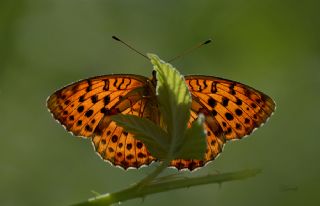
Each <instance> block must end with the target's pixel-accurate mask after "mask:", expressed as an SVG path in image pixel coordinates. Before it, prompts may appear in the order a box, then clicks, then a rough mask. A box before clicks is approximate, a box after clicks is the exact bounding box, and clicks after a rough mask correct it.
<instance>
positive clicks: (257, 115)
mask: <svg viewBox="0 0 320 206" xmlns="http://www.w3.org/2000/svg"><path fill="white" fill-rule="evenodd" d="M185 79H186V83H187V85H188V87H189V90H190V92H191V94H192V98H193V101H195V102H197V103H198V104H199V105H201V106H199V107H198V108H196V110H197V111H196V112H197V113H201V112H202V111H203V112H202V113H204V114H205V115H210V116H212V117H214V119H215V120H216V121H217V122H218V124H219V125H220V127H221V128H222V130H223V132H224V134H225V138H226V140H232V139H241V138H242V137H244V136H246V135H249V134H250V133H251V132H252V131H254V130H255V129H256V128H258V127H260V126H261V125H262V124H263V123H265V122H266V121H267V119H268V118H269V117H270V116H271V115H272V113H273V112H274V110H275V103H274V101H273V100H272V99H271V98H270V97H269V96H267V95H266V94H264V93H262V92H260V91H258V90H256V89H253V88H252V87H249V86H247V85H244V84H241V83H239V82H235V81H231V80H226V79H222V78H217V77H212V76H200V75H192V76H186V77H185Z"/></svg>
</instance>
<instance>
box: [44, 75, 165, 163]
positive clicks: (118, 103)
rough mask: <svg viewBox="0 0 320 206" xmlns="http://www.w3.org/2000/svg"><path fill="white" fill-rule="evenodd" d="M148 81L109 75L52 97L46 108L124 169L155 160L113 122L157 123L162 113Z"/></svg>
mask: <svg viewBox="0 0 320 206" xmlns="http://www.w3.org/2000/svg"><path fill="white" fill-rule="evenodd" d="M148 81H149V80H148V78H146V77H143V76H138V75H106V76H99V77H93V78H89V79H86V80H81V81H79V82H76V83H73V84H71V85H68V86H66V87H64V88H62V89H60V90H58V91H56V92H55V93H54V94H53V95H51V96H50V97H49V99H48V101H47V107H48V108H49V110H50V112H51V113H52V114H53V117H54V118H55V119H56V120H57V121H59V122H60V123H61V124H62V125H63V126H64V127H65V128H66V129H67V130H68V131H70V132H72V133H73V134H74V135H76V136H82V137H91V138H92V141H93V144H94V146H95V149H96V151H97V152H98V153H99V154H100V156H101V157H102V158H103V159H105V160H108V161H110V162H111V163H113V164H115V165H119V166H121V167H124V168H128V167H139V166H141V165H144V164H149V163H150V162H152V161H153V160H154V157H152V156H151V155H150V153H149V152H148V151H147V149H146V147H145V146H144V144H143V143H142V142H140V141H138V140H136V139H134V138H133V135H132V134H130V133H127V132H125V131H124V130H123V128H122V127H119V126H117V125H116V124H115V122H113V121H111V119H110V116H112V115H115V114H119V113H122V114H132V115H136V116H139V117H145V118H148V119H150V120H152V121H154V122H155V123H157V122H158V121H159V113H158V112H157V111H158V107H157V104H156V102H155V101H154V99H155V98H152V95H155V94H149V93H150V92H152V91H151V90H150V84H149V83H148Z"/></svg>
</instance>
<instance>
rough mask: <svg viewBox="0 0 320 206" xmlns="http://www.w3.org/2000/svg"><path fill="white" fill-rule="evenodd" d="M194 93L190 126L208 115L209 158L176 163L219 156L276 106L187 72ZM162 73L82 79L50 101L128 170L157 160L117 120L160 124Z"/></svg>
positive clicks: (247, 90)
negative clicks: (120, 117) (158, 92)
mask: <svg viewBox="0 0 320 206" xmlns="http://www.w3.org/2000/svg"><path fill="white" fill-rule="evenodd" d="M184 78H185V82H186V85H187V86H188V88H189V91H190V93H191V96H192V103H191V111H190V119H189V122H188V126H189V127H190V126H191V124H192V122H193V121H195V120H196V119H197V118H198V115H199V114H200V113H202V114H204V116H205V122H204V128H205V130H206V142H207V150H206V152H205V154H204V156H203V159H188V160H187V159H177V160H173V161H172V162H171V166H173V167H175V168H177V169H178V170H181V169H189V170H194V169H195V168H199V167H202V166H204V165H205V164H206V163H208V162H210V161H212V160H214V159H215V158H216V157H217V156H218V154H219V153H221V151H222V148H223V146H224V144H225V143H226V142H227V141H229V140H234V139H241V138H243V137H245V136H247V135H249V134H250V133H252V132H253V131H254V130H255V129H256V128H258V127H260V126H262V125H263V124H264V123H265V122H266V121H267V119H268V118H269V117H270V116H271V114H272V113H273V111H274V110H275V103H274V101H273V100H272V99H271V98H270V97H269V96H267V95H266V94H264V93H262V92H260V91H258V90H256V89H254V88H252V87H249V86H247V85H244V84H242V83H239V82H235V81H231V80H227V79H223V78H218V77H214V76H203V75H190V76H185V77H184ZM156 85H157V79H156V73H155V71H153V75H152V77H150V78H147V77H144V76H140V75H134V74H113V75H104V76H97V77H92V78H88V79H85V80H80V81H78V82H76V83H72V84H70V85H67V86H65V87H63V88H62V89H60V90H58V91H56V92H54V93H53V94H52V95H51V96H50V97H49V98H48V100H47V107H48V109H49V111H50V112H51V113H52V115H53V117H54V118H55V119H56V120H57V121H58V122H60V123H61V124H62V125H63V126H64V127H65V129H66V130H68V131H69V132H71V133H72V134H73V135H75V136H81V137H84V138H89V139H91V141H92V143H93V145H94V148H95V150H96V152H97V153H98V154H99V155H100V156H101V158H102V159H104V160H107V161H108V162H110V163H112V164H113V165H116V166H120V167H122V168H124V169H127V168H139V167H140V166H142V165H148V164H150V163H151V162H153V161H157V159H156V158H155V157H153V156H152V154H150V152H149V151H148V148H147V147H146V146H145V145H144V143H143V142H141V141H139V140H137V139H135V138H134V135H133V134H131V133H128V132H126V131H125V130H124V129H123V128H122V127H120V126H118V125H117V124H116V123H115V122H114V121H112V120H111V116H112V115H116V114H120V113H121V114H131V115H136V116H139V117H142V118H147V119H149V120H151V121H153V122H154V123H156V124H160V119H161V118H160V116H161V114H160V111H159V106H158V103H157V98H156Z"/></svg>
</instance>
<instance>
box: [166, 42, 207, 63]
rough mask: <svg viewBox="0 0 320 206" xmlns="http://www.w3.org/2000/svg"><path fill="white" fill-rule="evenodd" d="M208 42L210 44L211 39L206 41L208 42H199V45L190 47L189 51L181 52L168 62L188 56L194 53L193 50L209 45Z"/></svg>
mask: <svg viewBox="0 0 320 206" xmlns="http://www.w3.org/2000/svg"><path fill="white" fill-rule="evenodd" d="M210 42H212V40H211V39H208V40H206V41H204V42H201V43H199V44H197V45H195V46H193V47H191V48H190V49H187V50H185V51H183V52H181V53H180V54H179V55H177V56H175V57H173V58H172V59H170V60H169V61H168V62H173V61H174V60H176V59H179V58H180V57H182V56H185V55H186V54H188V53H190V52H192V51H194V50H196V49H198V48H200V47H202V46H204V45H206V44H209V43H210Z"/></svg>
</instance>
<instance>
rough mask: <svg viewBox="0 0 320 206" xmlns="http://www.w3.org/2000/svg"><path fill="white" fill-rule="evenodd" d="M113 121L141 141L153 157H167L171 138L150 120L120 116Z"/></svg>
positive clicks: (116, 116)
mask: <svg viewBox="0 0 320 206" xmlns="http://www.w3.org/2000/svg"><path fill="white" fill-rule="evenodd" d="M111 119H112V120H113V121H115V122H116V123H117V125H119V126H121V127H123V128H124V129H125V130H126V131H127V132H130V133H132V134H133V135H134V138H136V139H138V140H141V141H142V142H143V143H144V144H145V145H146V147H147V148H148V150H149V151H150V153H151V154H152V155H153V156H155V157H156V158H159V159H164V158H166V157H167V154H168V152H169V146H170V144H169V137H168V134H167V133H166V132H165V131H164V130H163V129H162V128H161V127H159V126H158V125H156V124H155V123H153V122H152V121H150V120H149V119H146V118H141V117H138V116H134V115H124V114H118V115H114V116H112V117H111Z"/></svg>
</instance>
